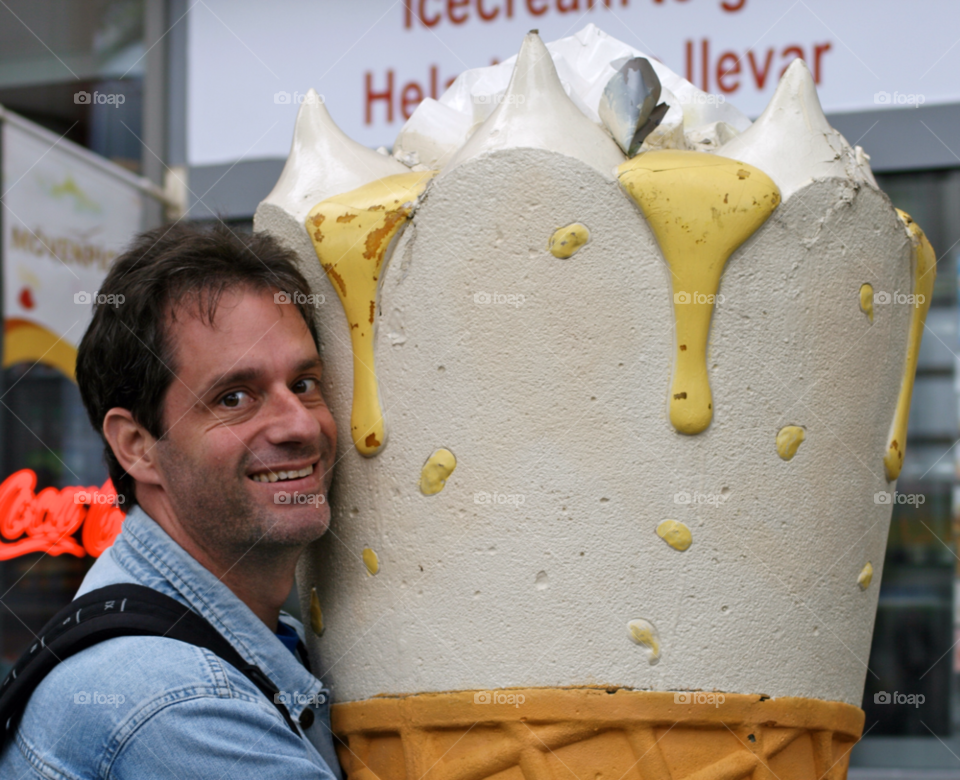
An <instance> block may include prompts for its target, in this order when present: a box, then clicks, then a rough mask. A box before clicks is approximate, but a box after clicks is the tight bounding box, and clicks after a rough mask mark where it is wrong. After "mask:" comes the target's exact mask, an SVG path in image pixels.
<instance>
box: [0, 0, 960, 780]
mask: <svg viewBox="0 0 960 780" xmlns="http://www.w3.org/2000/svg"><path fill="white" fill-rule="evenodd" d="M0 6H2V7H0V106H3V107H4V109H5V110H6V111H7V112H14V113H15V114H16V115H17V117H21V118H23V119H25V120H27V122H26V123H24V122H20V120H19V119H18V118H17V117H11V116H9V115H7V119H6V121H5V122H4V126H5V127H7V126H16V127H17V128H20V129H19V130H17V132H20V131H22V133H21V135H22V134H23V133H26V135H29V136H30V137H31V138H33V139H34V140H35V141H36V142H37V143H40V144H44V146H43V149H46V150H50V151H49V152H48V151H43V152H41V153H38V154H36V155H35V156H34V157H33V158H30V159H29V160H27V161H26V164H23V160H22V159H21V160H20V168H19V169H18V168H17V163H16V162H15V161H14V162H13V163H8V164H5V166H4V180H3V187H2V190H3V199H4V210H3V211H2V212H0V221H2V223H3V230H4V241H5V243H4V251H5V252H7V253H8V254H9V252H10V251H12V250H11V243H10V242H12V241H14V239H15V238H16V237H15V236H14V235H13V232H12V230H13V228H14V227H17V226H19V227H20V228H21V233H20V238H21V239H23V240H25V241H27V242H30V239H29V238H25V234H23V233H22V229H26V228H28V227H29V228H30V231H29V232H30V233H31V234H32V235H33V238H35V239H36V240H37V241H40V242H41V244H42V246H43V248H44V249H49V250H50V251H49V253H48V254H50V255H51V257H52V256H53V255H56V254H57V252H59V251H61V249H59V247H61V246H62V245H61V244H60V243H57V244H55V245H54V246H53V247H52V248H51V247H48V246H47V242H43V241H41V239H42V238H43V236H38V235H37V234H36V232H35V231H36V230H39V228H36V227H35V226H33V223H29V220H26V219H21V216H22V215H19V213H18V207H17V206H16V205H14V204H16V203H17V202H18V201H17V198H18V197H20V196H21V194H22V192H18V190H19V188H21V187H23V186H24V184H23V181H25V180H26V179H24V177H27V179H29V178H30V176H34V174H35V172H36V171H38V170H42V169H43V168H44V166H45V165H47V164H49V163H50V161H51V160H53V159H55V158H57V156H58V155H65V157H64V159H69V160H80V161H81V162H78V163H76V164H77V165H79V166H81V167H83V166H86V168H84V170H87V171H93V170H94V169H96V170H99V171H100V173H98V174H94V173H90V174H89V175H90V176H93V177H94V178H95V177H96V176H99V175H101V174H102V175H103V176H105V177H107V179H109V180H110V181H111V182H113V183H114V184H113V185H110V184H104V185H103V186H104V187H107V188H108V189H109V187H111V186H114V185H115V187H114V188H115V189H117V188H119V190H122V191H123V192H125V193H127V195H126V196H122V197H121V196H118V197H120V201H116V202H117V203H121V201H122V203H125V204H126V205H117V206H112V205H110V204H111V203H113V202H114V201H111V200H110V198H109V197H107V196H106V195H104V196H103V197H102V198H100V201H98V202H100V203H101V205H102V206H103V208H102V209H101V211H100V212H99V216H100V219H101V223H102V224H100V223H98V225H99V226H95V227H92V228H90V229H89V231H88V233H87V234H85V233H83V229H82V228H81V227H75V228H71V229H73V230H75V231H78V232H76V234H75V235H70V236H66V237H65V239H64V240H68V239H69V240H76V241H80V242H81V243H82V242H83V241H88V243H89V242H93V243H94V244H95V243H96V241H95V239H96V240H99V239H97V236H98V235H99V236H100V238H103V240H104V241H106V244H104V246H105V247H106V246H107V244H110V247H116V246H121V247H122V244H123V242H124V241H125V240H126V239H128V238H129V237H132V235H133V234H134V233H135V232H137V231H138V230H140V229H143V228H146V227H151V226H154V225H157V224H160V223H161V222H162V221H163V220H164V219H190V220H204V221H206V220H213V219H221V220H224V221H225V222H227V223H228V224H230V225H231V226H232V227H233V228H234V229H236V230H249V229H250V228H251V219H252V215H253V212H254V210H255V208H256V205H257V203H258V202H259V201H260V200H261V199H262V198H263V197H264V196H265V195H266V194H267V193H268V192H269V191H270V190H271V188H272V187H273V184H274V183H275V181H276V179H277V177H278V176H279V173H280V170H281V168H282V166H283V162H284V159H285V157H286V154H287V151H288V148H289V144H290V138H291V134H292V128H293V122H294V117H295V115H296V110H297V107H298V104H299V102H300V101H301V100H302V98H303V96H304V95H305V94H306V92H307V90H308V89H309V88H311V87H313V88H316V89H317V91H318V92H319V93H320V94H321V95H322V96H323V97H324V101H325V103H326V105H327V108H328V109H329V111H330V112H331V114H332V115H333V117H334V119H335V120H336V121H337V122H338V124H340V126H341V127H342V128H343V129H344V130H345V131H346V132H347V133H348V134H350V135H351V136H352V137H354V138H355V139H357V140H359V141H361V142H362V143H365V144H367V145H369V146H371V147H379V146H385V147H387V148H390V147H391V146H392V142H393V138H394V137H395V135H396V133H397V132H398V131H399V129H400V127H401V126H402V125H403V122H404V121H405V119H406V118H407V117H409V116H410V114H411V112H412V111H413V110H414V108H416V106H417V104H418V103H419V102H420V100H422V99H423V98H425V97H434V98H436V97H438V96H439V95H440V94H442V92H443V90H444V89H445V87H446V86H447V85H448V84H449V82H450V81H451V80H452V79H453V78H454V77H455V76H456V75H457V74H458V73H460V72H461V71H463V70H465V69H467V68H473V67H478V66H482V65H488V64H491V63H494V62H498V61H502V60H503V59H506V58H507V57H510V56H512V55H513V54H514V53H515V52H516V50H517V49H518V47H519V43H520V40H521V38H522V35H523V33H525V32H526V31H527V30H528V29H529V28H534V27H536V28H539V29H540V33H541V36H542V37H543V38H544V40H548V41H549V40H553V39H556V38H560V37H565V36H568V35H571V34H573V33H574V32H576V31H578V30H580V29H581V28H582V27H583V26H585V25H586V24H588V23H593V24H596V25H597V26H598V27H600V28H601V29H602V30H604V31H605V32H607V33H608V34H610V35H613V36H614V37H617V38H620V39H621V40H623V41H625V42H627V43H629V44H631V45H633V46H634V47H636V48H638V49H640V50H642V51H644V52H645V53H647V54H649V55H652V56H656V57H658V58H659V59H661V60H663V61H664V62H665V63H666V64H667V65H668V66H670V67H671V68H672V69H673V70H674V71H676V72H677V73H679V74H681V75H684V76H686V77H687V78H689V79H690V80H691V81H693V82H694V83H695V84H696V85H697V86H699V87H701V88H702V89H706V90H707V91H709V92H711V93H714V94H719V95H723V96H724V97H725V98H726V99H729V100H730V101H732V102H733V103H734V104H735V105H737V106H738V107H739V108H740V109H741V110H743V111H745V112H746V113H747V114H748V115H750V116H751V117H756V116H757V115H758V114H759V113H760V111H762V110H763V107H764V106H765V105H766V102H767V101H768V100H769V98H770V96H771V95H772V93H773V89H774V87H775V85H776V81H777V79H778V78H779V75H780V73H781V72H782V70H783V68H784V67H785V66H786V65H787V64H788V63H789V62H790V61H791V60H792V59H794V58H795V57H803V58H804V59H806V60H807V62H808V64H809V65H810V67H811V70H812V71H813V73H814V75H815V77H816V79H817V81H818V86H819V89H820V94H821V100H822V102H823V104H824V108H825V110H826V111H827V114H828V118H829V119H830V121H831V124H833V125H834V127H836V128H837V129H838V130H840V131H841V132H842V133H843V134H844V135H845V136H846V138H847V139H848V141H849V142H850V143H851V144H859V145H861V146H862V147H863V148H864V149H865V150H866V151H867V153H869V154H870V155H871V157H872V165H873V169H874V171H875V172H876V174H877V179H878V181H879V183H880V186H881V188H882V189H883V190H884V191H885V192H886V193H887V194H888V195H889V196H890V198H891V200H892V201H893V203H894V205H896V206H897V207H898V208H901V209H903V210H905V211H906V212H908V213H909V214H911V215H912V216H913V217H914V219H915V220H916V221H917V222H918V223H919V224H920V225H921V226H922V227H923V229H924V230H925V231H926V234H927V236H928V237H929V239H930V241H931V243H932V245H933V247H934V249H935V250H936V251H937V255H938V275H937V283H936V291H935V296H934V300H933V306H932V308H931V310H930V314H929V318H928V320H927V331H926V333H925V335H924V339H923V349H922V353H921V358H920V367H919V370H918V377H917V383H916V390H915V393H914V398H913V408H912V410H911V416H910V430H909V441H908V447H907V455H906V461H905V465H904V469H903V473H902V476H901V477H900V480H899V483H898V486H897V487H898V491H899V492H900V493H901V494H904V495H907V494H915V495H919V496H923V497H924V500H923V503H916V502H915V503H896V504H895V505H894V507H893V519H892V523H891V527H890V535H889V542H888V548H887V555H886V561H885V563H884V570H883V582H882V587H881V592H880V602H879V608H878V613H877V619H876V629H875V632H874V642H873V648H872V652H871V656H870V658H869V659H862V661H863V663H864V674H865V676H866V687H865V693H864V701H863V707H864V709H865V710H866V713H867V721H866V726H865V737H864V739H863V740H862V742H861V743H860V744H859V745H858V746H857V747H856V748H855V750H854V754H853V760H852V766H853V769H852V770H851V775H852V776H860V777H864V778H866V777H900V776H902V777H927V778H934V777H937V778H941V777H943V778H945V777H951V778H954V777H955V778H960V758H958V756H960V686H958V676H960V644H958V641H960V598H958V587H957V584H958V581H960V580H958V574H960V568H958V557H957V544H956V538H957V532H958V521H957V518H958V507H960V482H958V466H957V464H958V455H957V448H956V444H957V441H958V436H960V431H958V386H957V368H956V367H957V363H958V358H957V355H958V348H960V337H958V316H957V315H958V311H957V255H958V253H960V76H957V75H956V74H958V73H960V46H958V45H957V41H956V40H955V38H956V30H957V27H958V25H957V22H960V6H957V5H955V4H952V3H950V2H947V0H916V2H914V3H913V4H912V5H911V8H910V13H909V14H906V13H904V9H903V6H902V4H901V3H895V2H893V0H873V2H868V1H867V0H847V2H845V3H843V4H838V3H836V2H829V0H807V1H806V2H799V3H794V4H792V5H791V4H788V3H773V4H771V3H760V2H759V0H689V1H688V2H683V1H682V0H407V2H406V3H403V2H399V1H398V2H390V0H362V1H360V0H357V1H355V2H351V3H346V2H334V0H313V1H312V2H310V1H308V0H278V2H275V3H269V4H268V3H258V2H253V0H191V1H190V2H188V0H59V1H57V2H54V0H4V1H3V2H0ZM921 44H922V45H921ZM84 95H86V98H84V97H83V96H84ZM0 121H3V120H2V119H0ZM18 123H19V124H18ZM23 128H28V130H24V129H23ZM31 128H32V129H31ZM2 137H3V139H4V141H3V143H4V145H5V147H6V148H2V147H0V154H2V155H3V156H4V160H5V161H6V160H7V159H8V158H10V157H11V156H13V155H14V153H18V152H17V149H19V148H20V147H16V144H15V142H14V141H13V140H10V139H9V137H8V134H5V135H4V136H2ZM11 137H14V136H11ZM15 137H20V136H15ZM83 150H87V152H92V153H93V154H95V155H97V156H98V157H97V159H99V160H101V161H109V162H108V163H103V164H99V163H97V162H96V161H95V160H94V159H93V157H92V155H87V153H86V152H85V151H83ZM49 155H52V157H50V156H49ZM70 164H71V163H69V162H65V163H64V165H67V166H68V167H69V165H70ZM16 170H21V174H18V175H14V174H13V173H12V172H14V171H16ZM78 170H79V169H78ZM51 175H52V174H51ZM84 175H86V174H84ZM77 176H78V177H79V176H81V174H79V173H78V174H77ZM70 182H72V184H71V183H70ZM50 184H51V187H53V188H57V187H60V188H61V189H59V190H56V192H55V193H54V194H57V193H63V192H66V193H67V195H70V196H71V197H73V199H74V207H75V210H76V208H77V204H78V203H79V204H80V205H81V206H82V205H83V203H81V201H82V199H83V198H84V197H86V195H87V189H89V188H90V187H94V186H95V185H93V184H90V185H86V184H84V182H83V181H80V182H79V183H78V182H77V181H74V180H73V179H71V178H70V177H69V176H68V177H67V179H65V180H64V181H62V182H53V181H51V182H50ZM96 186H99V185H96ZM85 187H87V189H84V188H85ZM64 188H65V189H64ZM71 188H73V189H71ZM78 193H79V194H78ZM124 197H126V200H123V198H124ZM94 199H96V198H94ZM103 204H106V205H103ZM88 205H89V204H88ZM91 208H92V207H91ZM81 210H82V209H81ZM51 213H52V212H51ZM104 226H107V227H104ZM48 230H54V229H53V228H48ZM111 230H112V231H113V233H111V236H110V238H109V240H107V239H106V238H105V237H104V236H106V233H104V232H103V231H106V232H110V231H111ZM97 231H101V232H100V233H97ZM67 232H69V230H68V231H67ZM50 235H52V233H51V234H50ZM91 236H92V237H91ZM110 242H112V243H110ZM21 243H22V241H21ZM83 245H84V246H87V244H83ZM33 246H34V248H35V249H36V245H33ZM110 247H107V248H106V249H104V250H103V251H106V252H108V254H109V253H110V252H115V249H110ZM21 248H22V247H21ZM38 251H39V250H38ZM91 251H94V250H91ZM48 259H51V258H48ZM53 259H54V260H56V259H57V258H53ZM0 261H3V262H9V260H8V258H7V257H5V256H2V255H0ZM74 276H76V274H74ZM35 281H36V283H37V284H38V285H40V286H42V284H43V282H44V281H45V280H44V279H38V280H35ZM32 283H33V282H31V281H30V280H29V279H28V280H26V281H24V280H23V279H20V278H15V277H14V276H13V275H12V274H5V275H4V284H5V285H6V289H4V293H3V297H2V300H3V301H4V302H5V304H4V306H5V310H4V312H3V315H4V319H5V333H6V336H7V338H6V339H5V344H6V345H7V353H5V354H4V355H3V369H2V376H0V483H2V482H3V481H4V480H5V479H6V478H7V477H9V476H10V475H11V474H14V473H15V472H17V471H19V470H21V469H25V468H28V469H31V470H33V472H35V474H36V475H37V485H36V492H38V493H39V492H40V491H41V490H42V489H43V488H47V487H52V488H64V487H68V486H75V485H83V486H99V485H102V484H103V483H104V481H105V479H106V477H107V474H106V469H105V466H104V464H103V460H102V457H101V445H100V441H99V438H98V436H97V435H96V434H95V432H94V431H93V430H92V429H91V427H90V425H89V422H88V421H87V418H86V415H85V413H84V410H83V407H82V404H81V402H80V398H79V394H78V391H77V389H76V385H75V384H74V382H73V381H72V378H71V375H72V372H71V371H70V370H69V369H68V367H67V368H65V364H64V358H63V357H62V356H61V357H60V358H59V359H55V352H56V350H53V351H51V350H50V349H49V346H50V345H47V348H45V350H44V349H40V350H39V351H38V352H37V354H36V355H35V356H32V353H30V352H29V350H27V352H26V353H23V354H26V355H28V357H29V359H24V357H23V354H21V353H22V350H21V351H20V352H18V351H17V349H12V348H11V347H10V344H11V343H12V342H11V341H10V333H11V332H12V331H11V329H12V328H13V325H12V324H11V323H13V322H14V321H15V319H16V316H15V315H16V312H14V311H12V309H13V308H16V307H17V306H25V305H26V304H25V302H27V303H29V302H32V301H31V300H30V295H31V293H30V292H29V290H28V292H27V293H24V290H25V289H27V288H30V285H31V284H32ZM71 283H73V282H71ZM75 286H76V285H75ZM14 287H15V288H16V289H14ZM31 289H32V288H31ZM91 292H94V291H91ZM74 294H77V293H76V292H75V293H74ZM65 305H66V303H65ZM84 322H85V320H82V318H81V325H83V326H84V327H85V325H84ZM79 332H80V333H82V328H81V329H80V331H79ZM75 335H77V336H78V335H79V334H75ZM31 343H33V342H31ZM11 351H12V352H14V353H16V354H10V353H11ZM3 495H4V494H3V490H2V489H0V666H2V665H3V664H9V663H11V662H12V661H13V660H14V659H15V658H16V657H17V656H18V655H19V654H20V653H21V652H22V651H23V650H24V649H25V648H26V647H27V645H28V643H29V642H30V641H31V640H32V638H33V632H35V631H36V630H38V629H39V628H40V627H41V626H42V625H43V624H44V623H45V622H46V620H47V619H48V618H49V617H50V616H51V615H52V614H53V613H54V612H56V611H57V609H58V608H59V607H60V606H62V605H63V604H64V603H66V602H67V601H68V600H69V599H70V598H71V597H72V594H73V592H74V591H75V589H76V588H77V586H78V585H79V583H80V580H81V579H82V577H83V575H84V573H85V571H86V570H87V569H88V568H89V566H90V564H91V563H92V560H93V558H92V557H90V556H89V555H82V556H81V555H80V554H78V553H77V552H74V553H70V552H64V553H62V554H59V555H52V554H48V553H45V552H41V551H35V552H26V553H21V552H17V551H16V550H15V549H13V548H12V547H10V546H9V544H10V543H11V542H13V541H14V540H15V539H16V538H17V537H18V535H19V534H20V530H18V529H16V528H10V527H9V526H8V525H7V524H5V520H4V517H3V516H2V515H3V513H4V511H5V504H4V497H3ZM7 508H9V507H7ZM773 511H775V510H773ZM842 521H843V518H837V522H842ZM82 552H83V550H82V548H80V553H82ZM837 652H838V653H840V652H845V651H844V650H843V648H838V650H837ZM0 671H3V669H2V668H0ZM880 692H891V693H892V692H900V693H905V694H922V695H923V697H924V703H923V704H922V706H918V707H909V706H891V705H889V704H882V703H878V702H877V701H876V694H878V693H880Z"/></svg>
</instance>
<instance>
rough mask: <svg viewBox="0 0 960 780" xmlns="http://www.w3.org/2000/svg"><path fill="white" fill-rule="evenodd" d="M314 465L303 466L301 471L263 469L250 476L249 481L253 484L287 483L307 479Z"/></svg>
mask: <svg viewBox="0 0 960 780" xmlns="http://www.w3.org/2000/svg"><path fill="white" fill-rule="evenodd" d="M315 465H316V464H314V463H311V464H310V465H308V466H304V467H303V468H302V469H298V470H278V471H271V470H270V469H264V470H263V471H260V472H257V473H256V474H251V475H250V479H252V480H253V481H254V482H289V481H290V480H294V479H302V478H303V477H309V476H310V475H311V474H313V468H314V466H315Z"/></svg>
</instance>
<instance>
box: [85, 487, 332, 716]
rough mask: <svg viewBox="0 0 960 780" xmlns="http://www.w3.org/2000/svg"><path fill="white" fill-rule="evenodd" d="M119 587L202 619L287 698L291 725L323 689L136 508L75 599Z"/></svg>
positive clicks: (248, 612) (245, 609) (233, 597)
mask: <svg viewBox="0 0 960 780" xmlns="http://www.w3.org/2000/svg"><path fill="white" fill-rule="evenodd" d="M120 582H134V583H138V584H140V585H144V586H146V587H148V588H153V589H154V590H158V591H160V592H161V593H165V594H166V595H168V596H171V597H173V598H175V599H177V600H178V601H180V602H181V603H183V604H185V605H187V606H189V607H190V608H191V609H193V610H194V611H195V612H197V613H198V614H200V615H201V616H203V617H204V618H205V619H206V620H207V621H208V622H209V623H210V624H211V625H212V626H213V627H214V628H216V629H217V630H218V631H219V632H220V633H221V634H222V635H223V636H224V637H225V638H226V639H227V641H229V642H230V644H232V645H233V646H234V647H235V648H236V649H237V651H238V652H239V653H240V654H241V655H242V656H243V657H244V658H246V659H247V660H248V661H250V662H251V663H253V664H256V665H257V666H259V667H260V669H261V670H262V671H263V672H264V674H266V675H267V676H268V677H269V678H270V679H271V680H272V681H273V683H274V684H275V685H276V686H277V688H279V689H280V691H281V692H282V693H286V694H287V699H286V701H287V702H288V703H287V707H288V709H289V710H290V714H291V716H292V717H293V718H294V720H298V719H299V717H300V714H301V713H302V712H303V710H304V708H305V707H306V704H305V703H304V702H305V701H306V700H310V699H312V698H313V697H314V696H315V695H316V694H318V693H319V692H320V690H321V688H322V687H323V686H322V684H321V683H320V681H319V680H318V679H317V678H316V677H314V676H313V675H312V674H310V672H308V671H307V670H306V669H305V668H304V667H303V666H302V665H301V664H300V663H299V662H298V661H297V659H296V658H295V657H294V656H293V655H292V654H291V653H290V651H289V650H288V649H287V648H286V647H284V645H283V643H282V642H281V641H280V640H279V639H278V638H277V635H276V634H275V633H274V632H273V631H271V630H270V629H269V628H268V627H267V626H266V624H264V622H263V621H262V620H260V618H258V617H257V616H256V615H255V614H254V613H253V612H252V611H251V610H250V608H249V607H248V606H247V605H246V604H244V603H243V602H242V601H240V599H239V598H238V597H237V596H236V595H235V594H234V593H233V591H231V590H230V589H229V588H228V587H227V586H226V585H224V584H223V583H222V582H221V581H220V580H219V579H217V578H216V577H215V576H214V575H213V573H212V572H210V571H209V570H208V569H207V568H205V567H204V566H202V565H201V564H200V563H199V562H198V561H197V560H196V559H195V558H194V557H193V556H191V555H190V554H189V553H188V552H187V551H186V550H184V549H183V548H182V547H181V546H180V545H179V544H177V543H176V542H175V541H174V540H173V539H171V538H170V536H169V535H168V534H167V533H166V531H164V530H163V529H162V528H161V527H160V526H159V525H158V524H157V523H156V521H154V520H153V519H152V518H151V517H150V516H149V515H148V514H147V513H146V512H144V511H143V509H141V508H140V507H139V506H137V507H134V508H133V509H131V510H130V512H129V513H128V514H127V516H126V518H125V519H124V521H123V526H122V529H121V532H120V534H119V536H117V538H116V540H115V541H114V543H113V546H112V547H110V548H109V549H108V550H107V551H106V552H105V553H104V554H103V555H102V556H101V557H100V558H99V559H98V560H97V562H96V563H95V564H94V565H93V566H92V567H91V569H90V571H89V572H88V573H87V576H86V577H85V578H84V580H83V584H82V585H81V587H80V590H79V591H78V593H77V595H78V596H80V595H82V594H83V593H86V592H88V591H91V590H95V589H96V588H101V587H104V586H105V585H113V584H116V583H120ZM290 694H293V695H292V696H291V695H290Z"/></svg>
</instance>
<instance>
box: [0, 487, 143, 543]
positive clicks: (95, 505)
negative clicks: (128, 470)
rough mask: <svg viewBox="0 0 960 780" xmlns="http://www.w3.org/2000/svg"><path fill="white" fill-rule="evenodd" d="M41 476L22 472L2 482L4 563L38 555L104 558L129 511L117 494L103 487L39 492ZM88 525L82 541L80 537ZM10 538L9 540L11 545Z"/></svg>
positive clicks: (0, 534)
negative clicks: (119, 503)
mask: <svg viewBox="0 0 960 780" xmlns="http://www.w3.org/2000/svg"><path fill="white" fill-rule="evenodd" d="M36 486H37V475H36V474H35V473H34V472H33V471H32V470H31V469H21V470H20V471H16V472H14V473H13V474H11V475H10V476H9V477H7V478H6V479H5V480H4V481H3V482H2V483H0V561H6V560H9V559H10V558H16V557H18V556H20V555H26V554H27V553H32V552H45V553H48V554H50V555H61V554H63V553H69V554H70V555H76V556H77V557H78V558H82V557H83V556H85V555H87V554H89V555H92V556H94V557H95V558H96V557H99V556H100V554H101V553H102V552H103V551H104V550H106V549H107V548H108V547H109V546H110V545H111V544H113V540H114V539H115V538H116V536H117V534H118V533H120V525H121V524H122V523H123V518H124V517H126V513H125V512H124V511H123V510H122V509H120V508H119V507H117V506H116V499H117V491H116V490H114V487H113V483H112V482H111V481H110V480H109V479H107V481H106V482H104V483H103V486H102V487H99V488H98V487H87V488H83V487H65V488H64V489H63V490H57V489H56V488H52V487H48V488H44V489H43V490H41V491H40V492H39V493H34V492H33V491H34V488H35V487H36ZM81 526H83V531H82V533H81V534H80V541H81V542H82V544H80V542H78V541H77V539H76V538H75V537H74V534H75V533H76V532H77V530H78V529H79V528H80V527H81ZM7 540H9V541H7Z"/></svg>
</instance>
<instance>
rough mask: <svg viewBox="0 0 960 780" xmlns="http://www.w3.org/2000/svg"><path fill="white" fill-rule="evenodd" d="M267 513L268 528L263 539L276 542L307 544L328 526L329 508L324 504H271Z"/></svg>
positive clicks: (324, 531) (320, 534)
mask: <svg viewBox="0 0 960 780" xmlns="http://www.w3.org/2000/svg"><path fill="white" fill-rule="evenodd" d="M268 515H269V518H270V520H269V522H268V524H267V528H268V529H269V530H268V531H267V532H266V533H265V535H264V541H267V540H270V541H273V542H276V543H278V544H286V545H303V544H309V543H310V542H313V541H316V540H317V539H319V538H320V537H321V536H323V535H324V534H325V533H326V532H327V529H328V528H329V527H330V508H329V507H328V506H327V505H326V504H320V505H319V506H315V505H304V506H292V505H278V506H271V507H270V508H269V510H268Z"/></svg>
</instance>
